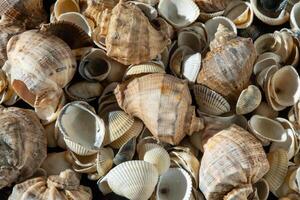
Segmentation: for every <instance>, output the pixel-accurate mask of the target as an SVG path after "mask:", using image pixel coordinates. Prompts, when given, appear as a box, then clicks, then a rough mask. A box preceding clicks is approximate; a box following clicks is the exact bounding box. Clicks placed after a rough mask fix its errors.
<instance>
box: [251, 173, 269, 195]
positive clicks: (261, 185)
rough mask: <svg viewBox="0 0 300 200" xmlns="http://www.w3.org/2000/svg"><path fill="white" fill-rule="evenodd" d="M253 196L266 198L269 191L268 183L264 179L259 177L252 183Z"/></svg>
mask: <svg viewBox="0 0 300 200" xmlns="http://www.w3.org/2000/svg"><path fill="white" fill-rule="evenodd" d="M253 188H254V189H255V196H256V197H257V198H258V199H259V200H267V199H268V196H269V192H270V188H269V184H268V182H267V181H266V180H265V179H263V178H262V179H260V180H259V181H258V182H256V183H255V184H254V185H253Z"/></svg>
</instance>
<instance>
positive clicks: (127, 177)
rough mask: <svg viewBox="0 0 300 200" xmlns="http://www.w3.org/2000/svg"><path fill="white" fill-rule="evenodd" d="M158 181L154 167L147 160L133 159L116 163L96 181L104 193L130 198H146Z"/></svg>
mask: <svg viewBox="0 0 300 200" xmlns="http://www.w3.org/2000/svg"><path fill="white" fill-rule="evenodd" d="M157 181H158V173H157V170H156V168H155V167H154V166H153V165H152V164H151V163H148V162H145V161H140V160H135V161H127V162H124V163H121V164H120V165H117V166H116V167H114V168H113V169H112V170H110V171H109V173H108V174H107V175H106V176H105V177H104V178H103V179H100V180H99V181H98V183H97V184H98V187H99V189H100V190H101V192H102V193H103V194H104V195H105V194H108V193H110V192H114V193H116V194H118V195H120V196H123V197H126V198H128V199H132V200H140V199H148V198H150V196H151V194H152V192H153V191H154V189H155V185H156V183H157Z"/></svg>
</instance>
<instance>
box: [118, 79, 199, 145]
mask: <svg viewBox="0 0 300 200" xmlns="http://www.w3.org/2000/svg"><path fill="white" fill-rule="evenodd" d="M115 95H116V98H117V101H118V104H119V105H120V107H121V108H122V109H123V110H124V111H125V112H126V113H128V114H129V115H132V116H135V117H138V118H140V119H141V120H142V121H143V122H144V123H145V125H146V126H147V128H148V129H149V130H150V132H151V133H152V134H153V135H154V136H155V137H157V138H159V140H161V141H164V142H167V143H170V144H178V143H179V142H180V141H181V140H182V139H183V138H184V136H185V135H186V134H192V133H193V132H195V131H199V130H200V129H202V128H203V124H202V120H201V119H199V118H197V117H196V116H195V108H194V106H192V105H191V103H192V99H191V94H190V91H189V88H188V86H187V83H186V82H184V81H182V80H180V79H177V78H175V77H173V76H171V75H167V74H158V73H157V74H150V75H145V76H142V77H139V78H135V79H134V80H132V81H131V82H130V81H127V82H124V83H122V84H120V85H118V86H117V88H116V89H115Z"/></svg>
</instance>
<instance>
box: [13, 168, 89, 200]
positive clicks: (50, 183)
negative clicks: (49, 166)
mask: <svg viewBox="0 0 300 200" xmlns="http://www.w3.org/2000/svg"><path fill="white" fill-rule="evenodd" d="M92 197H93V196H92V191H91V189H90V188H88V187H85V186H82V185H80V179H79V178H78V175H77V174H76V173H75V172H73V171H72V170H65V171H63V172H61V173H60V174H59V175H53V176H49V177H48V178H45V177H37V178H33V179H29V180H27V181H25V182H23V183H20V184H17V185H16V186H15V187H14V189H13V192H12V194H11V195H10V197H9V200H27V199H31V200H48V199H60V200H70V199H76V200H92Z"/></svg>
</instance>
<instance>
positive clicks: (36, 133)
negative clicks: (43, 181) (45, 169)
mask: <svg viewBox="0 0 300 200" xmlns="http://www.w3.org/2000/svg"><path fill="white" fill-rule="evenodd" d="M0 143H1V148H0V166H1V167H0V189H1V188H3V187H5V186H9V185H10V184H12V183H14V182H20V181H24V180H25V179H27V178H29V177H31V176H32V175H33V174H34V173H35V172H36V170H37V169H38V168H39V167H40V165H41V164H42V162H43V160H44V159H45V158H46V155H47V141H46V133H45V130H44V128H43V126H42V125H41V123H40V121H39V119H38V117H37V116H36V115H35V113H34V112H32V111H30V110H26V109H21V108H15V107H10V108H4V107H2V106H0Z"/></svg>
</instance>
